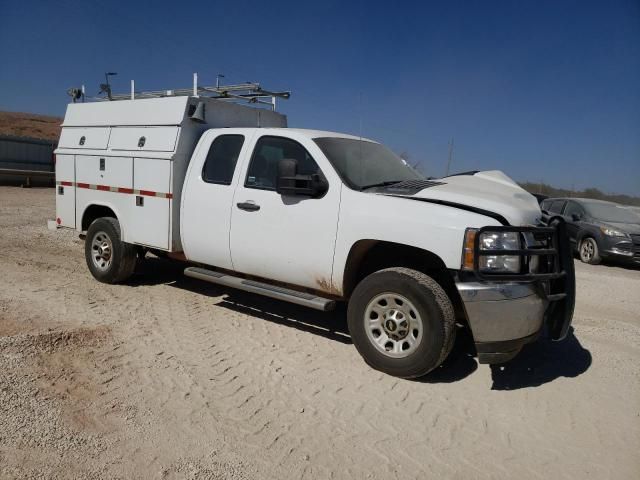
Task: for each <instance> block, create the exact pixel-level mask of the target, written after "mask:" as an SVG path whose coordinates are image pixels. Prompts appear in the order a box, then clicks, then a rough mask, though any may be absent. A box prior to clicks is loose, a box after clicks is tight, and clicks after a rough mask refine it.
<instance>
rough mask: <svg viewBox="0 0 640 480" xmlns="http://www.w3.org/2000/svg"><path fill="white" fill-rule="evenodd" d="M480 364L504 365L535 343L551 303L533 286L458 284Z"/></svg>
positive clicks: (540, 288) (535, 285)
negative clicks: (522, 349)
mask: <svg viewBox="0 0 640 480" xmlns="http://www.w3.org/2000/svg"><path fill="white" fill-rule="evenodd" d="M456 286H457V287H458V292H459V293H460V298H461V299H462V302H463V304H464V308H465V311H466V314H467V320H468V322H469V327H470V329H471V332H472V334H473V339H474V342H475V344H476V351H477V352H478V361H479V362H480V363H502V362H506V361H508V360H510V359H511V358H513V357H514V356H515V355H516V354H517V353H518V352H519V351H520V349H521V348H522V346H523V345H525V344H526V343H529V342H530V341H533V340H535V339H536V338H537V337H538V335H539V334H540V331H541V330H542V327H543V325H544V319H545V313H546V312H547V310H548V308H549V304H550V302H549V300H548V299H547V298H546V295H545V293H544V289H543V288H542V287H541V286H539V285H537V284H533V283H484V282H465V283H457V284H456Z"/></svg>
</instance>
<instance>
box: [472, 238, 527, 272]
mask: <svg viewBox="0 0 640 480" xmlns="http://www.w3.org/2000/svg"><path fill="white" fill-rule="evenodd" d="M519 249H520V234H518V233H517V232H484V233H482V234H480V250H519ZM478 266H479V267H480V270H482V271H483V272H510V273H520V257H519V256H518V255H481V256H480V258H479V261H478Z"/></svg>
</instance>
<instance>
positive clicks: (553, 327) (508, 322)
mask: <svg viewBox="0 0 640 480" xmlns="http://www.w3.org/2000/svg"><path fill="white" fill-rule="evenodd" d="M487 229H494V230H500V231H516V232H522V233H525V232H526V233H527V234H531V235H534V236H535V237H536V238H539V239H542V240H541V241H542V245H540V246H537V247H535V248H534V247H528V248H523V249H520V250H514V251H509V252H508V253H507V252H504V253H503V254H509V255H519V256H520V257H521V258H522V259H523V263H524V264H525V265H529V264H530V263H531V259H532V258H533V257H534V256H535V257H537V258H538V259H539V262H538V265H542V266H544V268H543V269H542V271H541V272H540V271H538V272H533V273H532V272H529V273H520V274H513V275H508V274H499V275H488V274H485V273H482V272H481V271H480V270H479V268H478V260H477V259H478V258H479V255H482V254H483V253H482V252H481V251H480V249H479V245H478V236H476V243H475V252H474V259H475V265H474V271H473V273H474V276H475V280H474V281H468V282H466V281H465V282H457V283H456V287H457V288H458V293H459V294H460V298H461V299H462V302H463V305H464V309H465V313H466V317H467V320H468V323H469V327H470V328H471V333H472V334H473V338H474V342H475V344H476V351H477V352H478V361H479V362H480V363H502V362H505V361H508V360H510V359H511V358H513V357H514V356H515V355H517V353H518V352H519V351H520V349H522V347H523V346H524V345H525V344H527V343H529V342H531V341H533V340H535V339H536V338H537V337H538V336H539V334H540V332H541V331H542V329H543V326H544V324H545V323H546V324H547V325H548V327H549V328H548V330H549V334H550V336H551V338H552V339H553V340H563V339H564V338H565V337H566V335H567V333H568V331H569V327H570V326H571V320H572V318H573V309H574V304H575V274H574V269H573V255H572V251H571V246H570V243H569V237H568V235H567V231H566V226H565V223H564V221H562V220H557V221H555V222H554V224H553V225H550V226H548V227H510V226H504V227H487ZM483 230H484V229H480V232H482V231H483ZM489 253H494V254H499V253H500V252H489ZM484 254H487V252H486V251H485V253H484Z"/></svg>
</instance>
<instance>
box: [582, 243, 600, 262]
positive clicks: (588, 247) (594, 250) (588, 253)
mask: <svg viewBox="0 0 640 480" xmlns="http://www.w3.org/2000/svg"><path fill="white" fill-rule="evenodd" d="M578 253H579V254H580V260H582V261H583V262H584V263H589V264H591V265H597V264H599V263H600V261H601V260H602V259H601V258H600V253H599V252H598V244H597V243H596V241H595V239H593V238H591V237H587V238H583V239H582V242H580V250H579V252H578Z"/></svg>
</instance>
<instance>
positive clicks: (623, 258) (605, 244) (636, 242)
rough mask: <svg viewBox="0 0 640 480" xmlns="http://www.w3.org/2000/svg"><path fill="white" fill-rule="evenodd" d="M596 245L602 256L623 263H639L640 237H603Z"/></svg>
mask: <svg viewBox="0 0 640 480" xmlns="http://www.w3.org/2000/svg"><path fill="white" fill-rule="evenodd" d="M634 237H637V236H636V235H634ZM598 247H599V248H600V252H601V255H602V257H604V258H608V259H615V260H617V261H620V262H625V263H626V262H628V263H640V238H633V239H626V238H620V237H603V238H602V239H600V242H599V245H598Z"/></svg>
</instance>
